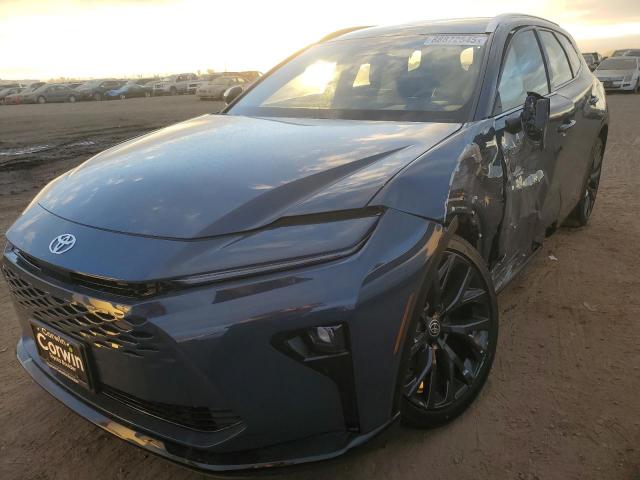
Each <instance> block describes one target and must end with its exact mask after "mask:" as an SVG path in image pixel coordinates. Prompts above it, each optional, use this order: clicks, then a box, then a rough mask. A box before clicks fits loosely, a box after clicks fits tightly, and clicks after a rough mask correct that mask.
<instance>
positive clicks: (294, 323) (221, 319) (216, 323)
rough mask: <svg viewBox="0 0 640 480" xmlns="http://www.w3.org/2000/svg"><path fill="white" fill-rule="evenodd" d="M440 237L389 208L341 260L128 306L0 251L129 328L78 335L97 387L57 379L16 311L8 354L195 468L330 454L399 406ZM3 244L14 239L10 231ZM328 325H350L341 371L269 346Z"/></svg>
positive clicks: (103, 421) (53, 292)
mask: <svg viewBox="0 0 640 480" xmlns="http://www.w3.org/2000/svg"><path fill="white" fill-rule="evenodd" d="M65 228H66V227H65ZM10 233H11V232H10ZM105 235H115V234H110V233H107V232H105ZM442 238H443V229H442V227H441V226H440V225H438V224H436V223H432V222H429V221H426V220H424V219H420V218H418V217H414V216H412V215H408V214H404V213H401V212H397V211H393V210H390V211H387V212H386V213H385V214H384V215H383V216H382V218H381V220H380V223H379V225H378V228H377V229H376V230H375V231H374V233H373V234H372V236H371V238H370V239H369V241H368V242H367V243H366V245H365V246H364V247H362V249H361V250H360V251H358V252H357V253H355V254H354V255H352V256H351V257H348V258H345V259H342V260H339V261H334V262H331V263H327V264H322V265H316V266H313V267H308V268H302V269H298V270H295V271H290V272H280V273H277V274H270V275H264V276H261V277H255V278H248V279H243V280H236V281H227V282H223V283H219V284H212V285H207V286H202V287H194V288H189V289H185V290H182V291H178V292H168V293H166V294H164V295H160V296H153V297H150V298H149V299H146V300H136V301H131V300H123V299H122V298H121V297H114V296H113V295H110V294H106V293H101V294H99V295H96V293H95V292H90V291H87V290H86V289H84V287H79V286H78V285H69V284H68V283H64V282H62V281H60V280H59V279H55V278H50V277H48V276H46V275H43V274H41V273H38V272H34V271H30V270H29V268H28V266H27V265H25V264H24V263H21V262H22V261H21V259H20V258H19V256H16V255H14V253H12V252H13V251H9V252H8V253H5V256H4V268H5V269H7V270H10V272H11V273H10V275H13V276H17V278H19V279H21V281H24V282H27V283H28V285H29V287H28V288H30V289H31V290H33V291H37V292H45V293H46V294H47V295H48V296H51V297H52V298H55V299H57V300H56V302H57V303H59V304H60V305H62V304H64V305H65V306H71V307H72V308H74V309H89V311H91V312H94V311H95V312H96V314H100V315H102V316H105V315H107V314H109V315H115V314H114V313H113V312H116V311H117V312H122V313H123V314H124V316H118V315H115V317H117V318H119V319H120V320H124V322H125V323H128V324H129V325H133V327H132V328H131V330H130V331H128V332H127V333H126V335H123V336H122V337H121V336H117V338H116V337H114V338H113V341H112V342H111V341H109V340H108V338H107V337H106V335H108V334H109V332H108V330H109V328H110V326H109V325H102V324H101V325H98V326H95V325H89V327H88V330H87V331H88V332H91V330H95V331H94V332H91V334H92V335H96V336H99V337H100V339H99V340H100V342H98V343H100V344H101V345H100V348H98V346H97V345H94V344H93V343H92V342H93V340H90V341H89V342H88V344H89V346H90V348H89V350H90V354H91V358H92V360H93V363H94V367H95V376H96V377H97V380H98V381H97V384H96V388H95V391H91V390H87V389H85V388H83V387H80V386H77V385H75V384H73V383H72V382H70V381H68V380H66V379H64V378H62V377H59V376H57V375H56V374H55V373H54V372H53V371H52V370H51V369H50V368H49V367H48V366H47V365H46V364H45V363H44V362H43V361H42V360H41V359H40V357H39V356H38V354H37V349H36V347H35V344H34V341H33V338H32V334H31V329H30V318H31V317H30V315H29V314H27V313H26V312H25V310H24V308H23V307H19V308H18V312H19V318H20V322H21V325H22V338H21V339H20V341H19V343H18V358H19V359H20V362H21V364H22V365H23V367H24V368H25V369H26V370H27V371H28V372H29V373H30V374H31V375H32V376H33V378H34V379H35V380H36V381H37V382H38V383H39V384H40V385H42V386H43V387H44V388H45V389H46V390H47V391H49V392H50V393H51V394H52V395H54V396H55V397H56V398H58V399H59V400H61V401H62V402H63V403H64V404H65V405H67V406H68V407H69V408H71V409H72V410H74V411H75V412H76V413H78V414H80V415H81V416H83V417H84V418H86V419H88V420H89V421H91V422H93V423H95V424H96V425H98V426H100V427H101V428H103V429H105V430H107V431H110V432H111V433H114V434H115V435H117V436H118V437H120V438H123V439H125V440H127V441H129V442H131V443H134V444H136V445H138V446H141V447H143V448H145V449H147V450H149V451H151V452H153V453H157V454H160V455H163V456H165V457H167V458H169V459H171V460H175V461H179V462H182V463H185V464H187V465H189V466H192V467H196V468H200V469H207V470H233V469H246V468H252V467H265V466H278V465H286V464H293V463H300V462H306V461H313V460H320V459H324V458H330V457H333V456H336V455H340V454H342V453H343V452H345V451H347V450H348V449H350V448H352V447H354V446H356V445H358V444H360V443H362V442H363V441H365V440H366V439H368V438H370V437H371V436H372V435H375V434H376V433H377V432H379V431H380V430H381V429H382V428H384V427H385V426H386V425H388V423H389V422H390V421H392V420H393V419H394V418H395V416H396V415H397V409H396V404H395V401H396V397H397V389H396V375H397V371H398V366H399V360H400V356H401V352H399V351H398V350H397V344H398V342H397V338H398V334H399V332H400V330H401V328H400V327H401V324H402V322H403V320H404V319H405V317H406V315H407V314H406V312H407V311H408V308H407V305H408V303H409V299H410V298H411V297H412V294H413V293H414V292H415V291H417V289H418V288H419V287H420V286H421V284H422V281H423V279H424V275H425V272H426V271H427V270H428V268H429V266H430V265H431V264H432V263H433V262H432V260H433V258H434V254H435V251H436V248H437V247H438V246H439V245H440V243H441V240H442ZM9 240H10V241H12V243H13V244H14V245H17V247H18V248H24V247H22V246H21V245H20V243H21V242H20V238H19V237H18V236H17V235H15V234H14V235H11V236H9ZM105 240H106V241H108V239H105ZM10 284H11V282H10ZM39 301H42V299H40V300H39ZM63 308H64V307H63ZM83 311H84V310H83ZM81 316H82V315H81ZM82 318H85V317H82ZM91 318H94V317H91ZM38 320H41V321H46V318H38ZM57 321H58V320H56V319H54V320H52V322H54V323H55V322H57ZM65 321H66V320H65ZM336 324H340V325H345V326H346V327H347V329H348V332H349V352H348V355H347V356H346V357H345V358H347V359H348V361H347V363H342V364H341V365H343V366H346V368H341V369H340V372H341V373H337V372H336V370H335V369H334V370H331V368H329V369H327V370H326V371H324V370H323V369H317V368H312V365H311V363H308V362H306V360H305V361H300V359H296V358H293V357H292V356H290V355H287V354H286V352H285V351H284V350H283V349H282V348H281V344H280V343H279V341H280V340H279V339H280V338H283V336H284V337H286V336H287V335H288V334H289V333H291V332H298V331H301V330H305V329H309V328H312V327H315V326H319V325H336ZM64 325H65V324H56V326H57V327H59V328H65V326H64ZM114 325H115V322H114ZM105 331H106V333H105ZM96 332H97V333H96ZM65 333H66V332H65ZM103 337H105V338H106V340H105V338H103ZM132 337H133V340H132ZM112 344H113V345H112ZM123 372H126V374H123ZM345 372H347V374H346V375H345ZM112 391H116V392H120V394H119V395H120V396H114V395H113V394H111V393H110V392H112ZM122 398H125V401H123V400H122ZM126 399H133V400H131V401H128V400H126ZM147 405H161V406H162V405H164V406H166V405H169V406H173V407H175V408H174V410H175V409H176V408H178V406H180V408H182V409H183V410H185V411H187V410H188V409H195V408H206V409H209V410H210V411H212V412H216V415H218V414H219V415H222V416H223V417H224V418H226V419H229V418H233V419H234V421H230V422H229V421H227V422H226V423H225V424H224V425H223V426H222V427H221V428H214V429H207V430H206V431H205V430H204V429H201V428H200V427H198V425H196V426H195V427H194V426H193V425H185V424H184V423H181V422H179V421H176V419H175V418H174V417H171V418H168V417H166V416H163V414H159V413H158V411H159V410H150V408H147ZM220 412H223V413H220Z"/></svg>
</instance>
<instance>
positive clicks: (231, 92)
mask: <svg viewBox="0 0 640 480" xmlns="http://www.w3.org/2000/svg"><path fill="white" fill-rule="evenodd" d="M241 93H242V87H241V86H240V85H235V86H233V87H231V88H227V90H226V91H225V92H224V94H223V95H222V99H223V100H224V103H226V104H227V105H229V104H230V103H231V102H233V101H234V100H235V99H236V98H238V96H239V95H240V94H241Z"/></svg>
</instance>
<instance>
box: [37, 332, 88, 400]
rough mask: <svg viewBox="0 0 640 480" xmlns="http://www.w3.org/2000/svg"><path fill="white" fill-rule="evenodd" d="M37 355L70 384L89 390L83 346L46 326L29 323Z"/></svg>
mask: <svg viewBox="0 0 640 480" xmlns="http://www.w3.org/2000/svg"><path fill="white" fill-rule="evenodd" d="M31 329H32V330H33V338H34V340H35V342H36V346H37V347H38V354H39V355H40V358H42V359H43V360H44V361H45V362H46V363H47V365H49V367H51V368H52V369H53V370H55V371H56V372H58V373H59V374H61V375H64V376H65V377H67V378H68V379H69V380H71V381H72V382H75V383H77V384H79V385H82V386H84V387H86V388H91V375H90V373H89V363H88V362H87V355H86V352H85V349H84V346H83V345H82V344H81V343H79V342H77V341H75V340H72V339H70V338H69V337H67V336H65V335H62V334H60V333H58V332H56V331H54V330H53V329H51V328H49V327H48V326H45V325H42V324H41V323H38V322H31Z"/></svg>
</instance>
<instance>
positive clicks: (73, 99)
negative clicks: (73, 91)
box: [69, 95, 78, 103]
mask: <svg viewBox="0 0 640 480" xmlns="http://www.w3.org/2000/svg"><path fill="white" fill-rule="evenodd" d="M77 100H78V99H77V98H76V96H75V95H70V96H69V103H76V101H77Z"/></svg>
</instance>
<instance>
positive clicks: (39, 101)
mask: <svg viewBox="0 0 640 480" xmlns="http://www.w3.org/2000/svg"><path fill="white" fill-rule="evenodd" d="M38 103H39V104H40V105H44V104H45V103H47V99H46V98H45V97H43V96H40V97H38Z"/></svg>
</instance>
